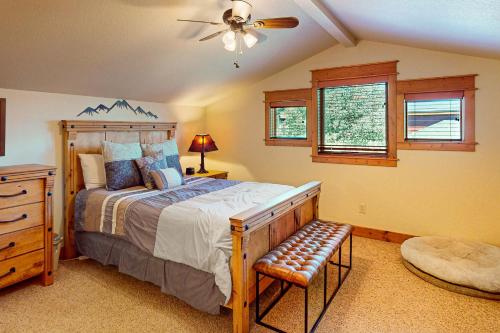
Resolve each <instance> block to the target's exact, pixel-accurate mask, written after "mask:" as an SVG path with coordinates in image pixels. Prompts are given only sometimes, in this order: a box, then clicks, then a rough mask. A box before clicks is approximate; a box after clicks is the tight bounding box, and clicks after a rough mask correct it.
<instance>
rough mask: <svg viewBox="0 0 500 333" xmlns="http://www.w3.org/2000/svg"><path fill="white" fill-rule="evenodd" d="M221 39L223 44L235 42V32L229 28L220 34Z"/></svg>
mask: <svg viewBox="0 0 500 333" xmlns="http://www.w3.org/2000/svg"><path fill="white" fill-rule="evenodd" d="M222 41H223V42H224V44H225V45H227V44H236V33H235V32H234V31H232V30H229V31H228V32H226V33H225V34H224V35H223V36H222Z"/></svg>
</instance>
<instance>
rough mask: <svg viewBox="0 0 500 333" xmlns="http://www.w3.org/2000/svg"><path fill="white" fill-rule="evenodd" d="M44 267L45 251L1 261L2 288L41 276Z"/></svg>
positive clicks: (0, 286)
mask: <svg viewBox="0 0 500 333" xmlns="http://www.w3.org/2000/svg"><path fill="white" fill-rule="evenodd" d="M43 265H44V251H43V250H38V251H35V252H30V253H28V254H24V255H22V256H19V257H15V258H11V259H7V260H3V261H0V288H3V287H6V286H9V285H11V284H13V283H16V282H19V281H21V280H25V279H28V278H30V277H32V276H35V275H38V274H41V273H42V272H43V268H44V267H43Z"/></svg>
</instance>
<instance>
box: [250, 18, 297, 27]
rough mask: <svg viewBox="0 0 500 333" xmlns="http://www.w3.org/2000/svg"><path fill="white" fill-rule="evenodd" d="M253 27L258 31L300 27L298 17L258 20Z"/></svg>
mask: <svg viewBox="0 0 500 333" xmlns="http://www.w3.org/2000/svg"><path fill="white" fill-rule="evenodd" d="M252 25H253V27H254V28H256V29H288V28H295V27H296V26H298V25H299V19H297V18H296V17H276V18H270V19H262V20H256V21H255V22H254V23H253V24H252Z"/></svg>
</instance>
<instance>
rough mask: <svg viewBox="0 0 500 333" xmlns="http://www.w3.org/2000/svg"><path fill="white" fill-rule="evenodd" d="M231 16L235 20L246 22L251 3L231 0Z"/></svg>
mask: <svg viewBox="0 0 500 333" xmlns="http://www.w3.org/2000/svg"><path fill="white" fill-rule="evenodd" d="M232 2H233V8H232V16H233V18H234V19H235V20H236V21H237V22H246V21H247V20H248V17H249V16H250V12H251V11H252V5H251V4H250V3H248V2H246V1H243V0H232Z"/></svg>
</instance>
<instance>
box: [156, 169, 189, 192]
mask: <svg viewBox="0 0 500 333" xmlns="http://www.w3.org/2000/svg"><path fill="white" fill-rule="evenodd" d="M149 175H150V176H151V177H153V180H154V181H155V184H156V187H157V188H158V189H159V190H166V189H169V188H173V187H177V186H180V185H183V184H185V182H184V177H182V175H181V174H180V173H179V171H178V170H177V169H176V168H166V169H158V170H151V171H150V172H149Z"/></svg>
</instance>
